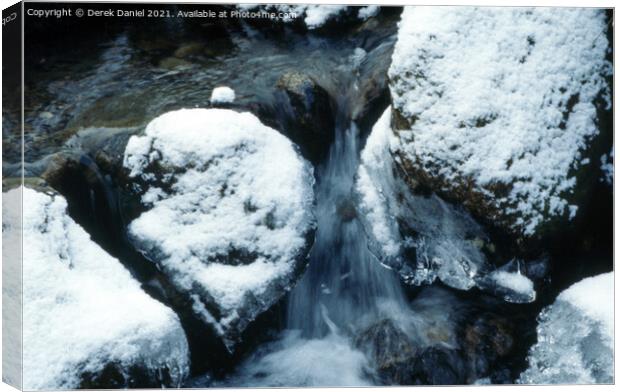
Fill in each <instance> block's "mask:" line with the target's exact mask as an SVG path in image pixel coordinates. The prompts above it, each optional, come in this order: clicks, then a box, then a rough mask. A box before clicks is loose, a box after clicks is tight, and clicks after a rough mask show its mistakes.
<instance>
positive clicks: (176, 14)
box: [26, 8, 297, 19]
mask: <svg viewBox="0 0 620 392" xmlns="http://www.w3.org/2000/svg"><path fill="white" fill-rule="evenodd" d="M26 15H28V16H32V17H37V18H59V19H60V18H65V17H77V18H83V17H86V18H88V17H90V18H209V19H227V18H235V19H242V18H243V19H295V18H297V15H296V14H295V13H294V12H270V11H265V10H256V11H249V10H219V11H214V10H189V11H183V10H175V11H172V10H170V9H149V8H143V9H131V10H126V9H114V8H108V9H90V8H86V9H84V8H75V9H73V8H55V9H36V8H29V9H27V10H26Z"/></svg>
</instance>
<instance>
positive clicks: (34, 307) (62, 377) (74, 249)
mask: <svg viewBox="0 0 620 392" xmlns="http://www.w3.org/2000/svg"><path fill="white" fill-rule="evenodd" d="M20 193H23V203H24V205H26V206H28V208H25V209H23V215H20V210H19V209H11V208H4V207H5V205H3V216H4V220H3V241H4V242H5V243H9V242H12V241H19V240H22V239H23V243H24V245H25V246H24V247H23V285H22V290H23V291H22V292H23V387H24V388H26V389H30V390H39V389H74V388H81V387H87V388H120V387H123V388H127V387H140V388H149V387H150V388H156V387H161V386H168V387H180V386H181V385H182V383H183V381H184V380H185V378H186V377H187V375H188V373H189V349H188V344H187V340H186V337H185V333H184V331H183V329H182V327H181V323H180V321H179V318H178V317H177V315H176V314H175V313H174V312H173V311H172V310H171V309H169V308H168V307H166V306H164V305H163V304H161V303H159V302H158V301H156V300H154V299H153V298H151V297H150V296H149V295H147V294H146V293H145V292H144V291H143V290H142V288H141V287H140V284H139V283H138V282H137V281H136V280H134V279H133V277H132V276H131V274H130V272H129V271H128V270H126V269H125V268H124V267H123V266H122V265H121V264H120V262H119V261H118V260H117V259H115V258H113V257H111V256H110V255H109V254H107V253H106V252H105V251H103V250H102V249H101V248H100V247H99V246H98V245H97V244H95V243H94V242H93V241H92V240H91V239H90V238H89V236H88V234H87V233H86V232H85V231H84V230H83V229H82V228H81V227H80V226H78V225H77V224H76V223H75V222H74V221H73V220H72V219H71V218H70V217H69V216H68V214H67V212H66V209H67V203H66V201H65V199H64V198H63V197H61V196H59V195H55V194H51V193H43V192H38V191H35V190H33V189H30V188H23V187H18V188H15V189H12V190H11V191H9V192H8V193H5V194H4V197H5V198H6V199H7V200H11V199H12V198H13V197H14V195H15V194H17V195H19V194H20ZM22 236H23V238H22ZM14 284H17V285H18V284H19V281H18V280H15V282H14ZM9 285H10V284H9ZM10 292H12V291H11V289H10V288H7V293H10ZM18 292H19V291H18Z"/></svg>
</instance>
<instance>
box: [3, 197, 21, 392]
mask: <svg viewBox="0 0 620 392" xmlns="http://www.w3.org/2000/svg"><path fill="white" fill-rule="evenodd" d="M21 189H22V188H17V189H14V190H12V191H10V192H4V193H3V194H2V381H4V382H6V383H7V384H10V385H13V386H16V387H18V388H22V377H21V375H22V336H21V335H22V305H23V302H22V258H21V248H22V220H21V214H22V191H21Z"/></svg>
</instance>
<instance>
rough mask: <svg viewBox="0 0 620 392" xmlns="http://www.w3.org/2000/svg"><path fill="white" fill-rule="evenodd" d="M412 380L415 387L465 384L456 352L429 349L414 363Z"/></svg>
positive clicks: (436, 348) (459, 359)
mask: <svg viewBox="0 0 620 392" xmlns="http://www.w3.org/2000/svg"><path fill="white" fill-rule="evenodd" d="M413 368H414V370H413V374H412V378H413V380H414V382H413V383H412V384H416V385H460V384H465V383H466V382H467V379H466V369H465V367H464V363H463V360H462V358H461V357H460V355H459V353H458V352H457V351H456V350H452V349H448V348H443V347H437V346H434V347H429V348H427V349H426V350H424V351H423V352H422V353H421V354H420V355H419V356H418V357H417V358H416V361H415V364H414V366H413Z"/></svg>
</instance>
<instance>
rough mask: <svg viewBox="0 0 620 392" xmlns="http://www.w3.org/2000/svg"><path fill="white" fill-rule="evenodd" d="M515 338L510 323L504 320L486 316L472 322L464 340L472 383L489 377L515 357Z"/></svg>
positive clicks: (470, 321)
mask: <svg viewBox="0 0 620 392" xmlns="http://www.w3.org/2000/svg"><path fill="white" fill-rule="evenodd" d="M514 339H515V337H514V332H513V330H512V328H511V325H510V322H509V321H508V320H506V319H504V318H502V317H499V316H497V315H494V314H492V313H483V314H480V315H477V316H476V317H474V318H473V319H472V320H468V321H467V322H466V325H465V326H464V331H463V338H462V347H463V353H464V357H465V363H466V364H467V374H468V381H470V382H473V381H475V380H477V379H480V378H484V377H488V376H489V375H490V374H491V373H492V371H493V370H494V367H495V366H496V365H497V364H498V363H499V362H500V361H501V360H502V359H503V358H506V357H507V356H508V355H510V354H511V352H512V350H513V348H514V345H515V342H514Z"/></svg>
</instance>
